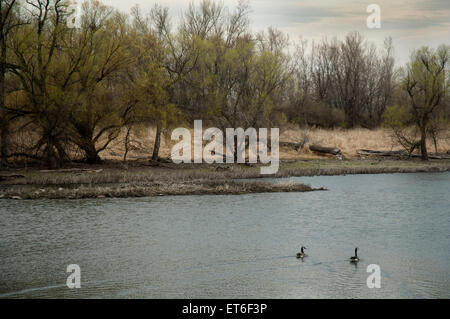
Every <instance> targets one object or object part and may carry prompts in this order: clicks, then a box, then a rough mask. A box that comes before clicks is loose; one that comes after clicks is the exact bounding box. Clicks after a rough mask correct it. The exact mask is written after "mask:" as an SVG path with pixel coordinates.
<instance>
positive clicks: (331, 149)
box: [309, 145, 342, 156]
mask: <svg viewBox="0 0 450 319" xmlns="http://www.w3.org/2000/svg"><path fill="white" fill-rule="evenodd" d="M309 149H310V150H311V151H313V152H316V153H323V154H331V155H335V156H337V155H342V152H341V150H340V149H338V148H336V147H323V146H319V145H311V146H310V147H309Z"/></svg>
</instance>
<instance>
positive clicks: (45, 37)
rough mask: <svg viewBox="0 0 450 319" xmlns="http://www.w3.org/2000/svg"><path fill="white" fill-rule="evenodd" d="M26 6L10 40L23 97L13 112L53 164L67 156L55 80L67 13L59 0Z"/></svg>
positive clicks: (62, 107)
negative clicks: (25, 20)
mask: <svg viewBox="0 0 450 319" xmlns="http://www.w3.org/2000/svg"><path fill="white" fill-rule="evenodd" d="M26 9H27V12H28V19H29V21H30V23H29V24H28V25H26V26H23V27H21V29H20V32H15V34H14V37H13V38H12V39H11V56H12V57H11V58H12V60H13V61H14V64H16V65H17V68H15V69H14V70H12V72H13V74H14V75H15V76H16V77H17V78H18V79H20V85H21V87H20V93H21V96H22V97H23V98H24V99H26V103H23V104H22V105H21V107H20V109H15V110H14V112H16V113H19V114H23V115H26V116H27V118H28V120H29V121H28V123H29V124H30V125H32V126H34V128H35V131H36V133H37V135H38V140H37V143H36V145H35V147H34V148H35V152H36V154H42V155H43V157H44V159H45V161H46V162H47V164H48V165H49V166H50V167H54V166H56V165H60V164H61V163H62V162H64V161H65V160H67V159H68V156H67V154H66V150H65V145H66V143H68V136H67V131H66V125H67V112H66V108H65V104H64V103H65V101H64V99H63V98H62V92H61V88H60V87H58V85H57V84H56V83H57V82H58V80H57V79H58V78H59V77H60V73H59V70H60V67H59V65H60V63H59V61H60V59H61V58H62V56H63V50H64V49H63V48H64V47H65V46H64V39H65V36H66V34H67V32H68V28H67V25H66V21H67V18H68V17H69V16H70V12H69V10H68V3H67V1H63V0H29V1H27V8H26Z"/></svg>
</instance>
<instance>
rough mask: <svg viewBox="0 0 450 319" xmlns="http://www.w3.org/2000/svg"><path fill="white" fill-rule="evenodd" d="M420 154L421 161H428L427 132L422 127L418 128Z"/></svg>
mask: <svg viewBox="0 0 450 319" xmlns="http://www.w3.org/2000/svg"><path fill="white" fill-rule="evenodd" d="M420 152H421V154H422V161H428V152H427V131H426V129H425V126H424V125H423V126H422V127H421V128H420Z"/></svg>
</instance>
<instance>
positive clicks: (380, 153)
mask: <svg viewBox="0 0 450 319" xmlns="http://www.w3.org/2000/svg"><path fill="white" fill-rule="evenodd" d="M356 153H357V154H358V155H360V156H382V157H398V158H409V157H412V158H419V157H421V156H420V155H419V154H408V152H406V151H375V150H358V151H357V152H356ZM428 158H429V159H450V156H447V155H445V154H433V153H430V154H428Z"/></svg>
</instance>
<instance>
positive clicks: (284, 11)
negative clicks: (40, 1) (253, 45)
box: [103, 0, 450, 64]
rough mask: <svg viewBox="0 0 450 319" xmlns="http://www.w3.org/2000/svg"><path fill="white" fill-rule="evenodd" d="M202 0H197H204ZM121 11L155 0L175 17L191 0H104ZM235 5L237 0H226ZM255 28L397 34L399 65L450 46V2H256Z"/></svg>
mask: <svg viewBox="0 0 450 319" xmlns="http://www.w3.org/2000/svg"><path fill="white" fill-rule="evenodd" d="M200 1H201V0H193V2H194V3H198V2H200ZM103 2H104V3H108V4H110V5H112V6H115V7H117V8H118V9H120V10H121V11H128V12H129V10H130V8H131V7H132V6H133V5H135V4H139V5H140V6H141V8H142V9H144V10H147V9H150V8H151V7H152V6H153V5H154V4H155V3H159V4H161V5H163V6H167V7H169V9H170V13H171V16H172V18H173V21H174V22H176V20H177V19H178V18H179V17H180V15H181V14H182V12H183V10H185V9H186V8H187V7H188V5H189V2H190V1H188V0H126V1H124V0H103ZM221 2H223V3H224V5H225V6H227V7H229V8H230V9H231V8H234V7H235V6H236V4H237V0H222V1H221ZM249 2H250V7H251V13H250V20H251V27H252V29H253V30H255V31H256V30H261V29H265V28H267V27H269V26H273V27H276V28H278V29H280V30H282V31H284V32H286V33H288V34H289V36H290V38H291V39H297V38H298V37H299V36H302V37H303V38H304V39H309V40H316V39H320V38H321V37H323V36H327V37H333V36H337V37H339V38H343V37H344V36H345V34H347V33H348V32H349V31H355V30H356V31H359V32H360V33H361V34H363V35H364V36H365V38H366V39H368V40H370V41H373V42H375V43H377V44H380V45H381V44H382V43H383V40H384V38H385V37H387V36H391V37H392V39H393V43H394V47H395V55H396V61H397V63H398V64H402V63H404V62H406V61H407V60H408V58H409V55H410V52H411V50H412V49H414V48H418V47H420V46H422V45H429V46H433V47H435V46H437V45H439V44H442V43H446V44H450V0H395V1H393V0H369V1H364V0H250V1H249ZM372 3H374V4H378V5H379V6H380V8H381V28H380V29H369V28H367V25H366V19H367V17H368V16H369V14H370V13H367V12H366V9H367V6H368V5H369V4H372Z"/></svg>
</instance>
